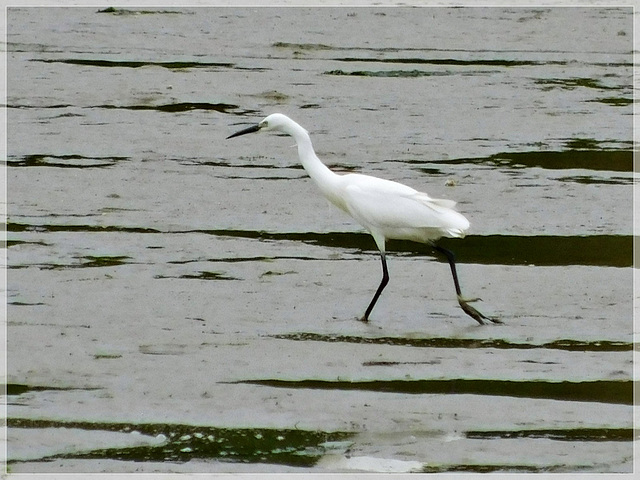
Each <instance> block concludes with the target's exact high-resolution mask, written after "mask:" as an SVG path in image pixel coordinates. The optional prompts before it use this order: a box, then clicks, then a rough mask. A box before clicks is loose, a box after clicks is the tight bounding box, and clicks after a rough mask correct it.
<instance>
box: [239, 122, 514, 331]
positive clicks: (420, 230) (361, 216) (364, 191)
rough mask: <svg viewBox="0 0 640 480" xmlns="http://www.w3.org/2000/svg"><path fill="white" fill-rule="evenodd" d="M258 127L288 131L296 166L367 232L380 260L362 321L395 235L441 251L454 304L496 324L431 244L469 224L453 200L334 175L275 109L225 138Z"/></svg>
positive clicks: (384, 276) (387, 183)
mask: <svg viewBox="0 0 640 480" xmlns="http://www.w3.org/2000/svg"><path fill="white" fill-rule="evenodd" d="M260 130H265V131H266V130H273V131H278V132H282V133H286V134H288V135H290V136H292V137H293V138H294V140H295V141H296V144H297V146H298V156H299V158H300V162H301V163H302V166H303V167H304V169H305V170H306V171H307V173H308V174H309V176H310V177H311V179H312V180H313V181H314V182H315V184H316V185H317V186H318V188H319V189H320V191H321V192H322V194H323V195H324V196H325V197H326V198H327V199H328V200H329V201H330V202H331V203H333V204H334V205H335V206H336V207H338V208H339V209H340V210H343V211H344V212H346V213H348V214H349V215H351V216H352V217H353V218H354V219H355V220H356V221H357V222H358V223H359V224H360V225H362V226H363V227H364V228H365V229H366V230H367V231H368V232H369V233H370V234H371V235H372V236H373V239H374V240H375V242H376V245H377V246H378V249H379V250H380V258H381V259H382V281H381V282H380V285H379V286H378V289H377V290H376V293H375V294H374V296H373V299H372V300H371V302H370V303H369V306H368V307H367V310H366V311H365V313H364V316H363V317H362V318H361V320H362V321H364V322H367V321H368V320H369V315H370V314H371V311H372V310H373V307H374V306H375V304H376V302H377V301H378V297H380V294H381V293H382V291H383V290H384V288H385V287H386V286H387V283H388V282H389V272H388V270H387V260H386V255H385V251H386V250H385V243H386V240H387V239H396V240H411V241H414V242H419V243H426V244H429V245H431V247H432V248H434V249H435V250H437V251H438V252H440V253H442V254H444V255H445V256H446V257H447V260H448V262H449V266H450V267H451V273H452V275H453V283H454V285H455V289H456V295H457V298H458V303H459V304H460V306H461V307H462V309H463V310H464V311H465V313H467V315H470V316H471V317H473V318H474V319H475V320H476V321H477V322H478V323H480V324H484V323H485V322H484V320H489V321H491V322H493V323H502V322H501V321H500V320H499V319H497V318H493V317H487V316H485V315H483V314H482V313H480V312H479V311H478V310H476V309H475V308H474V307H472V306H471V305H469V303H470V302H474V301H477V300H480V299H479V298H471V299H467V298H464V297H463V296H462V292H461V290H460V284H459V282H458V274H457V272H456V264H455V257H454V255H453V253H452V252H451V251H449V250H447V249H445V248H442V247H440V246H438V245H436V244H435V243H434V242H435V240H437V239H439V238H441V237H464V235H465V232H466V230H467V229H468V228H469V221H468V220H467V219H466V218H465V217H464V216H462V215H461V214H460V213H458V212H456V211H455V210H454V209H453V207H454V206H455V204H456V202H454V201H452V200H443V199H435V198H431V197H430V196H429V195H427V194H426V193H422V192H419V191H417V190H414V189H413V188H411V187H408V186H406V185H403V184H401V183H397V182H392V181H390V180H384V179H381V178H377V177H371V176H369V175H361V174H358V173H349V174H345V175H339V174H337V173H335V172H332V171H331V170H330V169H329V168H328V167H327V166H326V165H324V164H323V163H322V162H321V161H320V159H319V158H318V157H317V156H316V154H315V152H314V150H313V146H312V144H311V139H310V137H309V133H308V132H307V131H306V130H305V129H304V128H302V127H301V126H300V125H298V124H297V123H296V122H294V121H293V120H291V119H290V118H289V117H287V116H286V115H283V114H281V113H274V114H272V115H269V116H268V117H266V118H265V119H264V120H262V121H261V122H260V123H258V124H257V125H253V126H251V127H249V128H245V129H243V130H240V131H239V132H236V133H234V134H232V135H229V136H228V137H227V138H233V137H238V136H240V135H245V134H247V133H252V132H258V131H260Z"/></svg>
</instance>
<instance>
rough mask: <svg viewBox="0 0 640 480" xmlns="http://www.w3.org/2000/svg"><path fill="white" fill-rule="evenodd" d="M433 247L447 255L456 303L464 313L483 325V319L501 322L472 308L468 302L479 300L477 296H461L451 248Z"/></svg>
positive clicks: (454, 258)
mask: <svg viewBox="0 0 640 480" xmlns="http://www.w3.org/2000/svg"><path fill="white" fill-rule="evenodd" d="M432 247H433V249H434V250H436V251H438V252H440V253H442V254H443V255H444V256H446V257H447V260H448V261H449V266H450V267H451V275H453V283H454V285H455V287H456V295H457V296H458V303H459V304H460V307H461V308H462V310H464V313H466V314H467V315H469V316H470V317H471V318H473V319H474V320H475V321H476V322H478V323H479V324H480V325H484V323H485V322H484V321H483V320H489V321H490V322H493V323H502V321H501V320H499V319H498V318H493V317H487V316H486V315H483V314H482V313H480V312H479V311H478V310H476V309H475V308H473V307H472V306H471V305H469V303H471V302H475V301H478V300H480V299H479V298H466V299H465V298H464V297H463V296H462V291H461V290H460V282H458V272H457V271H456V257H455V255H454V254H453V252H452V251H451V250H447V249H446V248H442V247H440V246H438V245H432Z"/></svg>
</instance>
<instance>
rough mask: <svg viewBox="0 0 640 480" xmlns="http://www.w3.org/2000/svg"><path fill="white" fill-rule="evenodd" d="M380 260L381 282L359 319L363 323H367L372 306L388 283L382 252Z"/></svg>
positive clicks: (385, 262)
mask: <svg viewBox="0 0 640 480" xmlns="http://www.w3.org/2000/svg"><path fill="white" fill-rule="evenodd" d="M380 258H381V259H382V281H381V282H380V286H379V287H378V290H376V293H375V295H374V296H373V299H372V300H371V303H370V304H369V306H368V307H367V311H366V312H364V316H363V317H362V318H361V319H360V320H362V321H363V322H368V321H369V314H370V313H371V310H373V307H374V305H375V304H376V302H377V301H378V297H379V296H380V294H381V293H382V290H384V287H386V286H387V283H389V271H388V270H387V259H386V258H385V254H384V252H380Z"/></svg>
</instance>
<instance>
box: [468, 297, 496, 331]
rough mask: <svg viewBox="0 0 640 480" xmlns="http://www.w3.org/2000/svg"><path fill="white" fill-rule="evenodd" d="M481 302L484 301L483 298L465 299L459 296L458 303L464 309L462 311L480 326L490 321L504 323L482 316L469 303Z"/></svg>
mask: <svg viewBox="0 0 640 480" xmlns="http://www.w3.org/2000/svg"><path fill="white" fill-rule="evenodd" d="M479 300H482V299H481V298H463V297H462V296H460V295H458V303H459V304H460V307H461V308H462V310H464V313H466V314H467V315H469V316H470V317H471V318H473V319H474V320H475V321H476V322H478V323H479V324H480V325H484V324H485V323H486V322H484V320H489V321H490V322H492V323H503V322H502V320H500V319H499V318H495V317H487V316H486V315H484V314H482V313H481V312H479V311H478V310H476V309H475V308H473V307H472V306H471V305H469V303H471V302H477V301H479Z"/></svg>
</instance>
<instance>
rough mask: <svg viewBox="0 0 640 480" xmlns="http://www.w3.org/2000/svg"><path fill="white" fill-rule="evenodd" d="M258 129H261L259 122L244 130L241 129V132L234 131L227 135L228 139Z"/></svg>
mask: <svg viewBox="0 0 640 480" xmlns="http://www.w3.org/2000/svg"><path fill="white" fill-rule="evenodd" d="M258 130H260V124H259V123H257V124H255V125H253V126H251V127H249V128H245V129H244V130H240V131H239V132H236V133H232V134H231V135H229V136H228V137H227V140H229V139H230V138H233V137H239V136H240V135H245V134H247V133H253V132H257V131H258Z"/></svg>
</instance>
